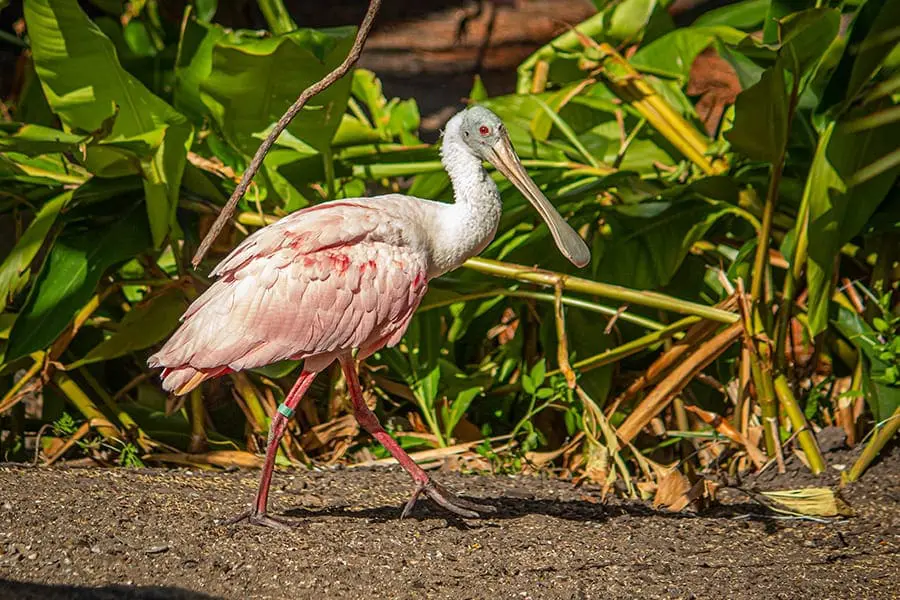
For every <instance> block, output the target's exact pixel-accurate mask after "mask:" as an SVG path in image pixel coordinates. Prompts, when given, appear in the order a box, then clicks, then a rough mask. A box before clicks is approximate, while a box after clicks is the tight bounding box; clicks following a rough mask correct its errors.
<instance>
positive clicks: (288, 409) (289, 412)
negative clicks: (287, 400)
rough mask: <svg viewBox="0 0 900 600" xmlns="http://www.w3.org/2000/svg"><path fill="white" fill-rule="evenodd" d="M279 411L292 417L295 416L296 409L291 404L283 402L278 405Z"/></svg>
mask: <svg viewBox="0 0 900 600" xmlns="http://www.w3.org/2000/svg"><path fill="white" fill-rule="evenodd" d="M278 412H280V413H281V414H283V415H284V416H285V417H287V418H288V419H290V418H291V417H293V416H294V409H293V408H291V407H290V406H288V405H287V404H284V403H283V402H282V403H281V404H279V405H278Z"/></svg>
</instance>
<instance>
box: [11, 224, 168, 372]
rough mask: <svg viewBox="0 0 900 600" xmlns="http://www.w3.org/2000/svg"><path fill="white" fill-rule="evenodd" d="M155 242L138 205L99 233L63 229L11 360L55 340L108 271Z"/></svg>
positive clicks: (14, 337) (14, 336) (18, 329)
mask: <svg viewBox="0 0 900 600" xmlns="http://www.w3.org/2000/svg"><path fill="white" fill-rule="evenodd" d="M73 228H74V227H73ZM150 243H151V240H150V232H149V229H148V226H147V217H146V215H143V214H142V212H141V211H140V210H138V209H136V208H135V209H132V210H131V212H130V213H128V216H127V217H125V218H124V219H122V220H118V221H115V222H113V223H112V224H111V225H109V226H108V227H106V228H105V229H102V230H99V231H98V230H87V229H81V228H79V229H78V230H77V231H64V232H63V233H62V234H61V235H60V236H59V237H58V238H57V239H56V243H55V244H54V245H53V249H52V250H51V252H50V256H49V257H48V259H47V261H46V263H45V264H44V267H43V269H41V273H40V276H39V277H38V279H37V281H36V282H35V284H34V287H32V289H31V292H30V293H29V295H28V300H27V301H26V303H25V307H24V308H23V309H22V312H21V313H19V317H18V318H17V319H16V324H15V326H14V327H13V331H12V333H11V334H10V340H9V347H8V348H7V352H6V356H7V359H8V360H15V359H17V358H20V357H22V356H26V355H28V354H31V353H32V352H35V351H36V350H40V349H42V348H46V347H47V346H49V345H50V344H51V343H53V340H55V339H56V338H57V336H59V334H60V333H62V331H63V330H64V329H65V328H66V326H68V324H69V322H70V321H71V320H72V317H74V316H75V313H77V312H78V310H79V309H81V307H82V306H84V304H85V303H86V302H87V301H88V300H89V299H90V297H91V295H92V294H93V293H94V290H95V289H96V287H97V284H98V283H99V281H100V277H102V276H103V273H104V272H105V271H106V270H107V269H108V268H109V267H110V266H112V265H114V264H117V263H120V262H123V261H125V260H128V259H130V258H132V257H134V256H135V255H137V254H138V253H140V252H141V251H143V250H146V249H148V248H149V247H150Z"/></svg>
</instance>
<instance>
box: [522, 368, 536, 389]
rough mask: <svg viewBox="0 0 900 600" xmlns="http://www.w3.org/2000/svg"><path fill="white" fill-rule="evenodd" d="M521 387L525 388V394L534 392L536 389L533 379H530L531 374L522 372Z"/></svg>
mask: <svg viewBox="0 0 900 600" xmlns="http://www.w3.org/2000/svg"><path fill="white" fill-rule="evenodd" d="M522 389H523V390H525V393H526V394H534V392H535V391H537V387H536V386H535V385H534V381H532V379H531V376H530V375H528V374H527V373H523V374H522Z"/></svg>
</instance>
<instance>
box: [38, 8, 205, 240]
mask: <svg viewBox="0 0 900 600" xmlns="http://www.w3.org/2000/svg"><path fill="white" fill-rule="evenodd" d="M25 21H26V23H27V25H28V33H29V36H30V39H31V50H32V53H33V57H34V64H35V69H36V71H37V74H38V77H39V78H40V80H41V85H42V86H43V89H44V94H45V95H46V97H47V100H48V102H49V103H50V107H51V108H52V110H53V111H54V112H55V113H56V114H57V115H59V117H60V119H61V120H62V122H63V123H64V124H65V125H66V126H67V127H69V128H71V129H75V130H80V131H84V132H92V131H95V130H98V129H101V128H102V127H103V126H104V125H105V124H106V123H108V120H109V119H110V118H111V117H113V116H114V115H115V121H114V123H113V125H112V130H111V131H110V133H109V135H108V136H107V138H106V141H107V142H112V143H116V142H128V141H131V140H134V139H138V138H141V137H143V136H146V135H147V134H151V133H152V132H157V131H163V132H164V133H163V135H161V136H159V137H158V139H160V140H161V142H160V143H158V144H157V145H155V146H151V147H150V148H149V152H148V154H147V155H145V156H141V157H140V158H141V161H140V168H141V172H142V174H143V176H144V179H145V183H144V188H145V193H146V204H147V216H148V218H149V222H150V228H151V231H152V234H153V242H154V244H155V245H156V246H159V245H160V244H161V243H162V240H163V238H164V237H165V236H166V234H167V233H168V231H169V225H170V223H171V222H172V221H173V218H174V214H175V208H176V206H177V201H178V187H179V184H180V181H181V174H182V171H183V169H184V164H185V161H186V156H187V150H188V148H189V147H190V144H191V140H192V138H193V129H192V127H191V126H190V124H189V123H188V121H187V120H186V119H185V118H184V117H183V116H182V115H181V114H180V113H178V112H177V111H176V110H175V109H173V108H172V107H171V106H169V105H168V104H166V103H165V102H164V101H163V100H161V99H160V98H158V97H157V96H155V95H154V94H153V93H151V92H150V91H149V90H148V89H147V88H146V87H144V85H143V84H142V83H141V82H140V81H138V80H137V79H135V78H134V77H133V76H132V75H130V74H129V73H128V72H127V71H125V70H124V69H123V68H122V66H121V65H120V64H119V60H118V58H117V56H116V51H115V47H114V46H113V44H112V42H111V41H110V40H109V38H107V37H106V36H105V35H104V34H103V32H102V31H101V30H100V28H99V27H97V25H96V24H95V23H93V22H92V21H91V20H90V19H89V18H88V17H87V15H85V14H84V12H83V11H82V10H81V8H79V6H78V3H77V2H76V0H28V2H26V3H25ZM117 110H118V114H116V111H117Z"/></svg>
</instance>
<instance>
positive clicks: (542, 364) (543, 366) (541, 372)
mask: <svg viewBox="0 0 900 600" xmlns="http://www.w3.org/2000/svg"><path fill="white" fill-rule="evenodd" d="M546 375H547V361H546V359H543V358H542V359H541V360H539V361H537V362H536V363H534V366H533V367H531V373H529V377H530V379H531V382H532V383H533V384H534V387H535V388H539V387H541V386H542V385H544V378H545V377H546Z"/></svg>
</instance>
